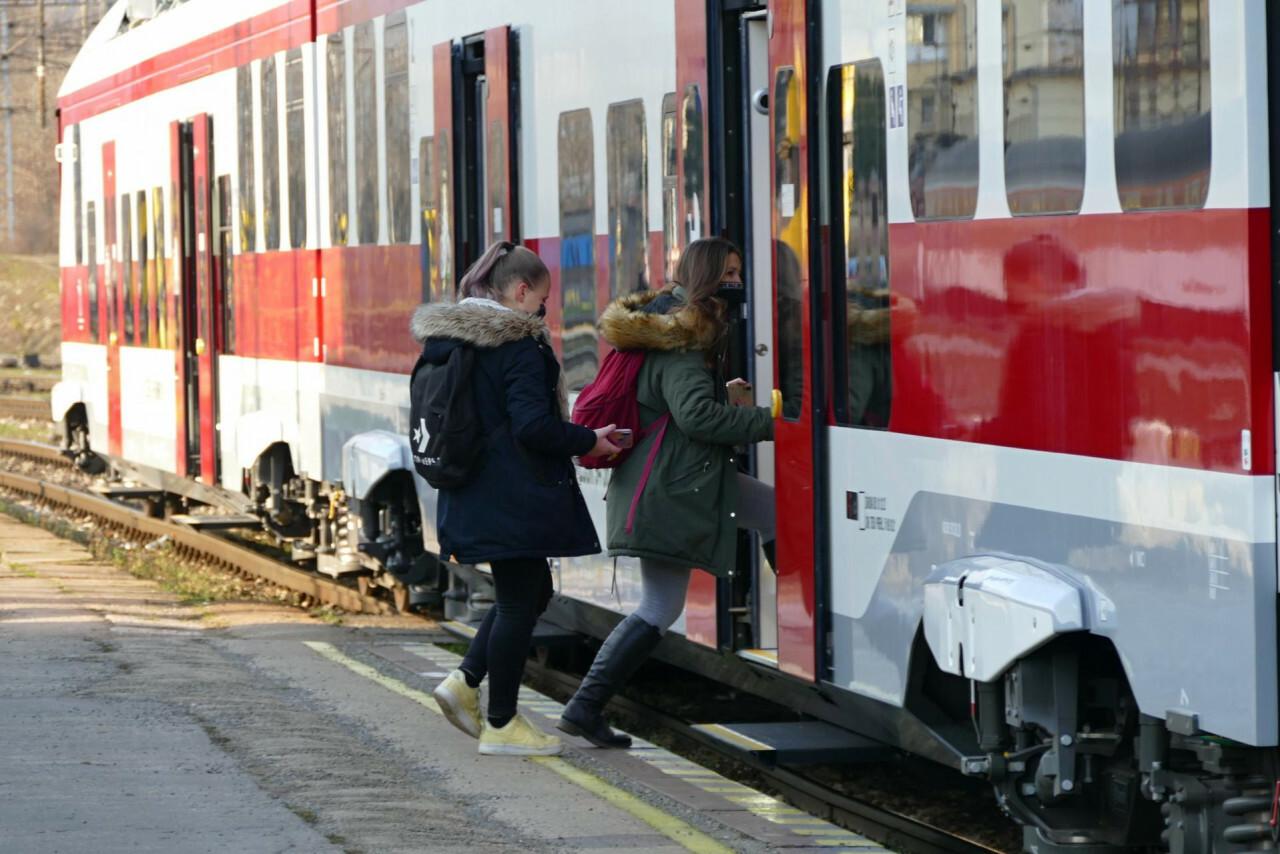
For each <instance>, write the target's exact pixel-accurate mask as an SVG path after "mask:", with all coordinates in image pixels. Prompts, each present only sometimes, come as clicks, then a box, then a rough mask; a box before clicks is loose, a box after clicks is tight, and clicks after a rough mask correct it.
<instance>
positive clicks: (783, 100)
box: [770, 67, 806, 418]
mask: <svg viewBox="0 0 1280 854" xmlns="http://www.w3.org/2000/svg"><path fill="white" fill-rule="evenodd" d="M803 97H804V96H803V93H802V92H801V89H800V80H799V78H797V77H796V72H795V69H794V68H791V67H786V68H779V69H778V71H777V74H776V76H775V77H774V83H773V98H772V99H771V102H770V112H771V113H772V114H773V140H774V167H773V174H774V187H773V205H774V212H775V215H776V216H777V218H778V219H777V223H778V226H777V231H776V232H775V236H776V239H775V240H774V252H775V253H776V257H775V258H774V269H775V270H776V271H777V279H778V303H777V305H778V307H777V318H778V320H777V324H778V382H779V385H778V388H779V389H780V390H781V391H782V401H783V402H782V417H783V418H799V417H800V407H801V397H802V396H803V394H804V355H803V348H804V343H803V337H802V336H803V334H804V301H803V300H802V299H801V296H800V288H801V270H800V258H801V253H803V251H804V242H805V239H806V237H805V230H806V229H805V225H806V224H805V222H804V217H803V213H802V215H801V218H800V221H798V222H797V221H796V219H795V216H796V208H797V205H798V204H799V202H800V194H801V187H802V185H803V180H804V176H803V175H801V174H800V135H801V134H802V133H804V107H803V105H802V104H801V103H800V100H801V98H803Z"/></svg>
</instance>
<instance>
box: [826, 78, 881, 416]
mask: <svg viewBox="0 0 1280 854" xmlns="http://www.w3.org/2000/svg"><path fill="white" fill-rule="evenodd" d="M884 86H885V84H884V69H883V68H882V66H881V64H880V60H878V59H875V60H869V61H867V62H859V63H855V64H853V65H846V66H844V67H842V68H833V69H832V70H831V79H830V83H829V85H828V87H827V91H828V93H829V101H828V119H829V120H830V122H831V125H830V126H831V127H832V128H833V136H832V139H831V141H832V144H831V147H830V156H831V159H832V163H831V167H832V168H831V172H832V174H833V175H838V176H839V180H838V182H837V186H836V192H835V194H834V195H833V198H832V208H833V210H835V211H838V212H839V218H838V220H837V223H839V224H842V225H843V228H841V229H839V230H838V231H836V230H833V232H832V238H833V243H835V244H836V249H837V251H836V259H837V263H838V265H839V266H838V267H837V270H838V271H841V272H842V273H843V275H836V276H834V277H833V283H834V291H835V293H834V294H833V297H834V298H835V312H834V316H835V317H843V318H844V322H843V323H839V324H837V325H836V326H835V330H834V331H835V353H836V365H835V368H836V370H835V380H836V388H837V390H838V391H837V395H836V401H835V404H836V421H837V423H839V424H843V425H845V426H848V427H876V428H885V427H888V426H889V412H890V403H891V401H892V398H893V384H892V381H893V371H892V350H891V349H890V341H889V332H890V312H889V220H888V216H889V205H888V195H887V181H886V176H887V174H888V171H887V166H886V159H887V158H886V150H887V146H886V141H885V127H886V125H885V115H886V109H885V88H884Z"/></svg>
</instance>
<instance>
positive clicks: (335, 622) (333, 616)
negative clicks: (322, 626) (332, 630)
mask: <svg viewBox="0 0 1280 854" xmlns="http://www.w3.org/2000/svg"><path fill="white" fill-rule="evenodd" d="M308 613H310V614H311V616H312V617H315V618H316V619H317V620H319V621H320V622H322V623H328V624H329V625H331V626H340V625H342V621H343V617H344V612H342V611H339V610H337V609H336V608H334V607H332V606H330V605H318V606H316V607H315V608H312V609H311V610H310V611H309V612H308Z"/></svg>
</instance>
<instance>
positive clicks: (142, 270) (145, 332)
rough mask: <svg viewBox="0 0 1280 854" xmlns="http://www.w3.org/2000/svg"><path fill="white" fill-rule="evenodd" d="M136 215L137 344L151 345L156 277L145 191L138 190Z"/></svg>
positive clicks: (135, 205) (153, 343)
mask: <svg viewBox="0 0 1280 854" xmlns="http://www.w3.org/2000/svg"><path fill="white" fill-rule="evenodd" d="M133 212H134V213H135V214H136V215H137V217H138V344H139V345H141V346H143V347H152V346H154V345H155V341H153V340H152V339H151V334H152V330H153V328H154V324H153V323H152V322H151V314H152V312H153V310H154V308H155V305H154V304H153V302H152V299H153V294H154V293H155V289H154V287H153V286H152V280H153V279H155V277H156V262H155V261H154V260H153V259H152V258H151V253H150V251H149V247H148V246H147V242H148V241H149V240H150V239H151V238H150V232H151V220H149V219H147V191H146V190H139V191H138V197H137V201H136V202H135V203H134V211H133Z"/></svg>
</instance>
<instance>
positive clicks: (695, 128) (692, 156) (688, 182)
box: [680, 83, 707, 248]
mask: <svg viewBox="0 0 1280 854" xmlns="http://www.w3.org/2000/svg"><path fill="white" fill-rule="evenodd" d="M680 112H681V114H682V118H683V120H684V121H683V122H682V132H681V134H680V160H681V161H682V164H683V166H684V235H683V237H684V239H683V241H682V243H681V248H683V247H685V246H688V245H689V243H690V242H691V241H694V240H698V239H699V238H701V237H702V231H703V229H704V227H705V223H704V222H703V217H704V216H705V214H706V201H707V190H706V164H705V163H703V160H702V140H703V134H704V133H705V132H706V130H705V128H704V126H703V121H702V91H701V90H700V89H699V88H698V86H697V85H696V84H694V83H690V84H689V85H688V86H686V87H684V98H683V99H682V100H681V104H680Z"/></svg>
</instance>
